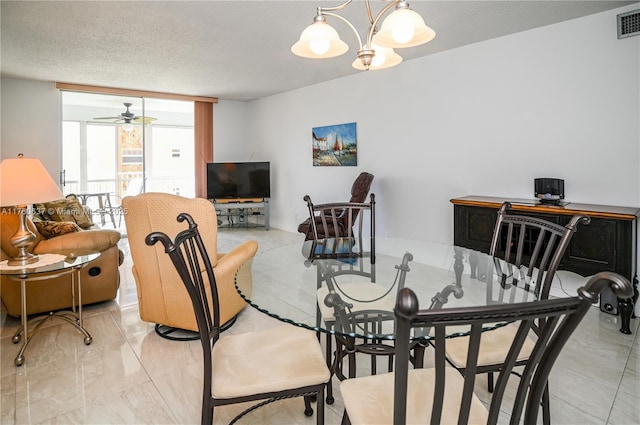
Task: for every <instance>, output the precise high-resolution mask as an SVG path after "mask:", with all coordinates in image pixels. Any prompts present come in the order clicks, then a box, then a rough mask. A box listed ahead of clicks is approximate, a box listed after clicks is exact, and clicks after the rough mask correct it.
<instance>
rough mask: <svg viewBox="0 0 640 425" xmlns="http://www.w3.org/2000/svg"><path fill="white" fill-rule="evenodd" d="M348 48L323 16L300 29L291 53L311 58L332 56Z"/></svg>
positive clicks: (342, 52) (344, 51)
mask: <svg viewBox="0 0 640 425" xmlns="http://www.w3.org/2000/svg"><path fill="white" fill-rule="evenodd" d="M318 18H321V19H318ZM348 50H349V46H348V45H347V43H345V42H344V41H342V40H341V39H340V36H339V35H338V32H337V31H336V30H335V29H333V27H332V26H331V25H329V24H327V22H326V21H325V20H324V17H317V19H316V20H315V21H314V23H313V24H311V25H309V26H308V27H307V28H305V29H304V31H302V34H300V40H298V42H297V43H296V44H294V45H293V46H292V47H291V52H293V54H295V55H298V56H301V57H303V58H311V59H324V58H333V57H336V56H340V55H342V54H344V53H346V52H347V51H348Z"/></svg>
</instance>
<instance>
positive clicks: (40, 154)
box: [0, 78, 62, 182]
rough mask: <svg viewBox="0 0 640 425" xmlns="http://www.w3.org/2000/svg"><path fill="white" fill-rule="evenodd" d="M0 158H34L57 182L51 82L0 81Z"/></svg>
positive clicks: (56, 99) (56, 116) (55, 95)
mask: <svg viewBox="0 0 640 425" xmlns="http://www.w3.org/2000/svg"><path fill="white" fill-rule="evenodd" d="M0 94H1V97H2V117H1V121H0V124H1V125H0V126H1V127H2V131H1V137H2V141H1V143H0V158H2V159H4V158H14V157H16V156H18V154H19V153H23V154H24V156H26V157H36V158H38V159H40V162H42V164H43V165H44V166H45V168H46V169H47V171H49V174H51V176H52V177H53V179H54V180H55V181H56V182H57V181H58V177H59V172H60V158H61V155H60V138H61V134H62V132H61V124H60V120H61V115H60V108H61V105H60V93H59V91H58V90H56V89H55V87H54V84H53V83H52V82H41V81H30V80H19V79H7V78H3V79H2V81H1V83H0Z"/></svg>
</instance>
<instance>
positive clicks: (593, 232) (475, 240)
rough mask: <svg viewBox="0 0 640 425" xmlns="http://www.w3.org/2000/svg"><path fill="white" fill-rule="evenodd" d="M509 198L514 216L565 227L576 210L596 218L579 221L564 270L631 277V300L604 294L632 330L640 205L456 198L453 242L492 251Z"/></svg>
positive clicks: (610, 309) (605, 306) (605, 307)
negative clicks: (502, 208) (499, 218)
mask: <svg viewBox="0 0 640 425" xmlns="http://www.w3.org/2000/svg"><path fill="white" fill-rule="evenodd" d="M505 201H508V202H510V203H511V205H512V208H511V211H512V213H513V214H524V215H530V216H537V217H540V218H543V219H545V220H548V221H551V222H554V223H558V224H560V225H566V224H567V223H568V222H569V220H570V219H571V217H572V216H574V215H575V214H584V215H587V216H589V217H590V218H591V223H590V224H588V225H586V226H583V225H580V226H579V227H578V231H577V232H576V233H575V234H574V235H573V238H572V239H571V243H570V245H569V248H568V249H567V252H566V253H565V255H564V258H563V260H562V262H561V264H560V269H561V270H568V271H572V272H574V273H577V274H579V275H581V276H591V275H593V274H595V273H598V272H600V271H605V270H606V271H614V272H616V273H619V274H621V275H622V276H625V277H626V278H628V279H629V280H631V281H632V282H633V284H634V288H635V295H634V297H633V299H632V300H622V299H617V298H616V297H615V296H614V294H613V292H605V293H603V294H602V296H601V297H600V309H601V310H602V311H604V312H607V313H610V314H620V318H621V328H620V331H621V332H623V333H631V330H630V321H631V318H632V317H633V310H634V304H635V302H636V301H637V299H638V279H637V268H636V256H637V253H636V244H637V229H636V227H637V222H638V217H640V208H632V207H616V206H609V205H589V204H578V203H573V202H570V203H562V204H561V205H549V204H542V203H540V202H539V201H537V200H529V199H507V198H498V197H488V196H465V197H462V198H455V199H452V200H451V203H453V217H454V218H453V234H454V236H453V240H454V244H455V245H458V246H462V247H466V248H469V249H474V250H477V251H480V252H489V248H490V246H491V237H492V235H493V228H494V226H495V222H496V218H497V211H498V209H499V208H500V206H501V205H502V204H503V202H505Z"/></svg>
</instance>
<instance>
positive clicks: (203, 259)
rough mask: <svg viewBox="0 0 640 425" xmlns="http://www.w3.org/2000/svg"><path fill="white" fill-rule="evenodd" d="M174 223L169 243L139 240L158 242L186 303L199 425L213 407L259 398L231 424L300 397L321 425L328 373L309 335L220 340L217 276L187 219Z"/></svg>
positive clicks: (280, 329) (284, 330) (158, 237)
mask: <svg viewBox="0 0 640 425" xmlns="http://www.w3.org/2000/svg"><path fill="white" fill-rule="evenodd" d="M177 222H180V223H182V222H186V223H183V224H182V228H183V229H184V230H183V231H181V232H180V233H178V234H177V235H176V236H175V238H174V239H173V240H172V239H171V238H169V236H167V234H165V233H163V232H153V233H150V234H149V235H148V236H147V237H146V239H145V242H146V244H148V245H150V246H153V245H155V244H156V243H157V242H161V244H158V247H160V248H164V249H163V250H164V252H165V253H166V254H168V256H167V258H170V260H171V262H172V263H173V265H174V267H175V269H176V271H177V273H178V274H179V276H180V278H181V280H182V282H183V284H184V287H185V289H186V291H187V292H188V293H189V297H190V299H191V304H192V311H193V312H195V317H196V320H197V323H198V330H199V335H200V341H201V345H202V352H203V360H204V368H203V369H204V379H203V381H204V384H203V391H202V424H203V425H205V424H206V425H211V424H212V423H213V415H214V408H215V407H216V406H223V405H229V404H236V403H244V402H249V401H260V400H263V401H262V402H260V403H257V404H255V405H252V406H250V407H248V408H246V409H245V410H243V411H242V412H241V413H240V414H238V415H237V416H236V417H235V418H234V419H233V421H231V423H234V422H235V421H236V420H237V419H239V418H241V417H243V416H244V415H246V414H248V413H250V412H251V411H253V410H254V409H256V408H258V407H260V406H263V405H265V404H268V403H271V402H274V401H278V400H282V399H285V398H290V397H304V400H305V406H306V407H305V414H306V415H307V416H311V415H312V414H313V410H312V408H311V399H312V397H315V398H316V400H317V403H318V404H317V409H316V423H317V424H318V425H321V424H323V423H324V389H325V385H326V383H327V381H328V380H329V379H330V374H329V370H328V368H327V366H326V364H325V360H324V358H323V357H322V350H321V348H320V344H319V343H318V340H317V339H316V337H315V335H314V333H313V332H312V331H310V330H306V329H303V328H301V327H297V326H293V325H289V324H285V325H280V326H275V327H272V328H268V329H265V330H261V331H253V332H248V333H244V334H236V335H227V336H224V337H221V336H220V332H221V327H220V324H221V321H220V308H221V306H222V305H223V303H222V300H221V299H220V298H219V295H220V294H219V292H218V285H217V284H216V281H217V272H216V270H215V269H214V267H213V265H212V262H211V261H210V257H209V255H208V249H207V247H206V246H205V245H206V244H205V243H204V242H203V238H202V237H201V234H200V232H199V231H198V224H197V223H196V222H195V221H194V220H193V217H191V216H190V215H189V214H186V213H184V214H180V215H179V216H178V217H177ZM185 227H186V228H185ZM253 243H255V242H253ZM248 266H249V265H248V264H245V265H244V266H243V267H242V271H241V273H245V272H247V267H248ZM210 306H212V307H213V308H210Z"/></svg>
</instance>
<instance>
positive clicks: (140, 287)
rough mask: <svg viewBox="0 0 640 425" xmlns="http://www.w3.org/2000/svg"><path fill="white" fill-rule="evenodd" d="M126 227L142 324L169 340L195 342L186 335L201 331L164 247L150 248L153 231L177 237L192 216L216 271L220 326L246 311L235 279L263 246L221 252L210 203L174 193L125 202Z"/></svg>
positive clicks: (213, 210)
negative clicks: (181, 218) (183, 220)
mask: <svg viewBox="0 0 640 425" xmlns="http://www.w3.org/2000/svg"><path fill="white" fill-rule="evenodd" d="M122 207H123V209H124V213H125V214H124V217H125V224H126V227H127V235H128V238H129V246H130V249H131V257H132V259H133V268H132V272H133V276H134V278H135V281H136V289H137V291H138V304H139V309H140V318H141V319H142V320H144V321H146V322H151V323H155V324H156V332H158V334H160V335H161V336H164V337H166V338H169V339H184V338H187V339H189V338H195V337H197V335H195V334H194V335H189V333H186V336H178V337H176V335H185V333H184V332H180V331H182V330H186V331H190V332H197V331H198V325H197V323H196V318H195V316H194V314H193V308H192V306H191V301H190V300H189V295H188V294H187V291H186V289H185V288H184V284H183V283H182V280H181V279H180V276H179V275H178V273H177V272H176V270H175V268H174V267H173V265H172V264H171V261H169V259H168V257H167V256H166V255H165V254H164V252H163V251H162V248H161V247H160V246H155V247H151V246H148V245H147V244H145V241H144V239H145V237H146V236H147V235H148V234H149V233H151V232H152V231H163V232H164V233H166V234H168V235H170V236H171V237H173V236H175V235H176V234H177V233H178V232H179V231H181V230H183V229H184V226H182V225H181V224H180V223H178V222H177V221H176V217H177V216H178V214H180V213H182V212H187V213H189V214H190V215H191V216H193V217H194V220H197V221H198V223H199V224H200V230H201V232H202V235H203V236H202V239H203V241H204V244H205V246H206V247H207V252H208V253H209V256H210V258H211V263H212V265H213V268H214V270H215V271H216V278H217V280H218V291H219V294H220V300H221V301H220V302H221V304H220V320H221V323H222V324H223V326H230V325H231V324H233V322H234V321H235V318H236V316H237V314H238V313H239V312H240V311H241V310H242V309H243V308H244V307H245V306H246V303H245V301H244V300H243V299H242V298H241V297H240V295H239V294H238V291H237V290H236V288H235V282H234V278H235V273H236V271H237V270H238V268H239V267H240V265H242V264H243V263H245V262H246V261H247V260H248V259H251V258H253V257H254V256H255V254H256V252H257V250H258V246H257V244H256V243H255V242H253V241H248V242H245V243H243V244H241V245H239V246H238V247H236V248H234V249H233V250H232V251H230V252H229V253H226V254H225V253H220V252H218V247H217V239H218V225H217V218H216V210H215V208H214V207H213V205H212V204H211V202H209V201H208V200H206V199H202V198H195V199H193V198H184V197H181V196H177V195H172V194H168V193H143V194H140V195H137V196H130V197H125V198H124V199H123V200H122Z"/></svg>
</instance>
